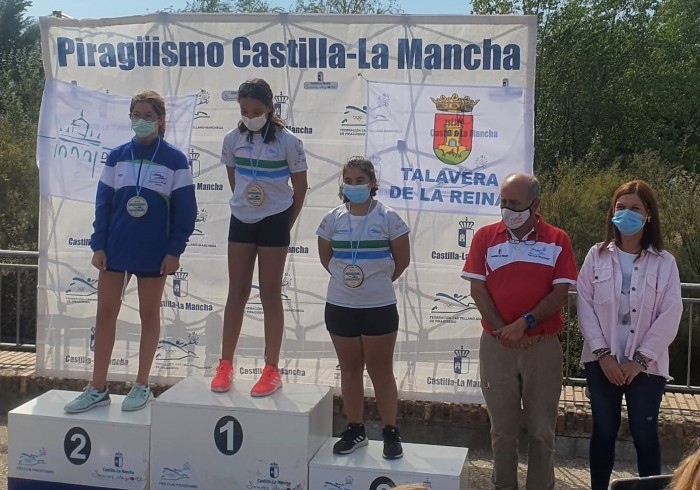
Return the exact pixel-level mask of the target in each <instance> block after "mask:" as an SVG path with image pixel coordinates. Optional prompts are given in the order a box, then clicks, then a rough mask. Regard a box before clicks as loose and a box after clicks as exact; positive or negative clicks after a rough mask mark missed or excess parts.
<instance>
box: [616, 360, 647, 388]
mask: <svg viewBox="0 0 700 490" xmlns="http://www.w3.org/2000/svg"><path fill="white" fill-rule="evenodd" d="M620 369H621V370H622V374H623V375H624V377H625V383H626V384H631V383H632V380H633V379H634V378H636V377H637V375H638V374H639V373H641V372H642V371H644V367H643V366H642V365H641V364H639V363H638V362H637V361H627V362H626V363H624V364H623V365H622V366H620Z"/></svg>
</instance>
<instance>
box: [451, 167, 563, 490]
mask: <svg viewBox="0 0 700 490" xmlns="http://www.w3.org/2000/svg"><path fill="white" fill-rule="evenodd" d="M539 204H540V184H539V182H538V181H537V179H536V178H535V177H533V176H531V175H527V174H520V173H518V174H512V175H509V176H508V177H506V178H505V180H504V181H503V182H502V183H501V215H502V217H503V220H502V221H500V222H498V223H495V224H493V225H488V226H484V227H482V228H480V229H479V230H478V231H477V232H476V234H475V235H474V239H473V240H472V246H471V250H470V252H469V256H468V257H467V262H466V263H465V264H464V269H463V271H462V277H463V278H464V279H469V282H470V283H471V295H472V298H474V301H475V302H476V305H477V307H478V308H479V312H480V313H481V324H482V326H483V327H484V331H483V333H482V336H481V344H480V351H479V363H480V372H481V390H482V392H483V394H484V399H485V400H486V408H487V410H488V413H489V418H490V420H491V446H492V449H493V457H494V468H493V477H492V481H493V483H494V488H496V489H497V490H511V489H517V488H518V432H519V429H520V407H521V403H522V407H523V408H524V411H525V422H526V427H527V432H528V442H529V445H528V471H527V489H528V490H551V489H553V488H554V430H555V426H556V420H557V407H558V405H559V396H560V394H561V384H562V348H561V343H560V342H559V333H560V332H561V330H562V327H563V325H564V320H563V316H562V307H563V306H564V305H565V304H566V299H567V295H568V291H569V288H571V287H573V285H575V284H576V261H575V259H574V252H573V249H572V248H571V240H570V239H569V236H568V235H567V234H566V233H565V232H564V231H562V230H560V229H559V228H556V227H554V226H552V225H549V224H547V223H545V222H544V220H543V219H542V217H541V216H540V215H539V214H537V210H538V208H539Z"/></svg>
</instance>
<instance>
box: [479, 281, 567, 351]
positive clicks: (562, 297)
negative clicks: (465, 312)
mask: <svg viewBox="0 0 700 490" xmlns="http://www.w3.org/2000/svg"><path fill="white" fill-rule="evenodd" d="M569 287H570V284H569V283H558V284H554V285H553V286H552V291H551V292H550V293H549V294H548V295H547V296H545V297H544V298H542V299H541V300H540V302H539V303H537V305H536V306H535V307H534V308H533V309H532V311H530V313H531V314H532V316H534V317H535V320H537V323H540V322H542V321H544V320H546V319H547V318H549V317H551V316H552V315H554V314H555V313H557V312H558V311H559V310H561V309H562V308H563V307H564V305H566V299H567V297H568V294H569ZM477 305H478V303H477ZM525 313H528V312H527V311H523V314H525ZM526 331H527V322H526V321H525V319H524V318H523V317H518V319H517V320H515V321H514V322H513V323H511V324H509V325H505V326H504V327H503V328H501V329H499V330H498V332H496V336H497V337H498V338H499V340H501V341H502V342H503V343H504V344H505V345H507V346H516V345H517V344H518V342H520V341H521V340H522V338H523V335H525V332H526Z"/></svg>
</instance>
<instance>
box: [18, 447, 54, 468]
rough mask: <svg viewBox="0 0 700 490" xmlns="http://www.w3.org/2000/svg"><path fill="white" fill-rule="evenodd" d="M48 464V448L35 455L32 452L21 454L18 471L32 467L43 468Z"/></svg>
mask: <svg viewBox="0 0 700 490" xmlns="http://www.w3.org/2000/svg"><path fill="white" fill-rule="evenodd" d="M45 464H46V448H43V447H42V448H41V449H39V451H38V452H37V453H36V454H34V453H30V452H26V453H20V455H19V461H18V462H17V469H19V470H22V469H24V468H22V467H23V466H24V467H31V466H42V465H45ZM50 473H53V471H50Z"/></svg>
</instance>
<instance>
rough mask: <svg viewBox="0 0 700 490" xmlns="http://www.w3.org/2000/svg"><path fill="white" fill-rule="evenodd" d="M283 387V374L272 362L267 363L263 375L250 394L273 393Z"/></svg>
mask: <svg viewBox="0 0 700 490" xmlns="http://www.w3.org/2000/svg"><path fill="white" fill-rule="evenodd" d="M280 388H282V375H281V374H280V370H279V369H277V368H276V367H274V366H272V365H271V364H265V369H263V373H262V376H260V379H259V380H258V382H257V383H255V385H254V386H253V389H252V390H250V396H267V395H272V394H273V393H274V392H275V391H277V390H279V389H280Z"/></svg>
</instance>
